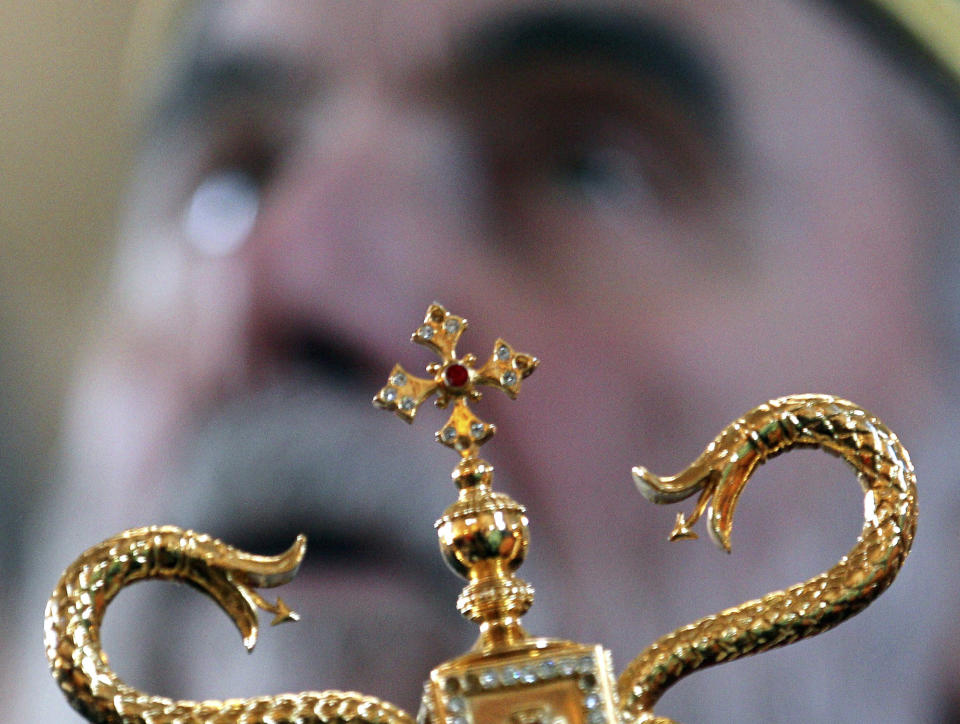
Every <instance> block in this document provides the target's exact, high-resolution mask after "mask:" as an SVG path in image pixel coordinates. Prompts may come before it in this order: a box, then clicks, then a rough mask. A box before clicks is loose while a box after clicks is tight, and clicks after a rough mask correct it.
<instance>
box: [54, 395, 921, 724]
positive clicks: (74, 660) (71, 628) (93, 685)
mask: <svg viewBox="0 0 960 724" xmlns="http://www.w3.org/2000/svg"><path fill="white" fill-rule="evenodd" d="M801 446H810V447H823V448H825V449H826V450H827V451H829V452H832V453H834V454H836V455H838V456H840V457H841V458H843V459H844V460H846V461H847V462H848V463H849V464H850V465H851V466H852V467H853V468H854V469H855V470H856V472H857V476H858V478H859V480H860V483H861V486H862V487H863V489H864V492H865V496H866V500H865V506H864V508H865V518H866V520H865V523H864V527H863V533H862V535H861V536H860V538H859V539H858V541H857V543H856V545H855V546H854V547H853V549H852V550H851V551H850V553H849V554H848V555H847V556H845V557H844V558H842V559H841V560H840V562H839V563H838V564H837V565H835V566H834V567H833V568H831V569H830V570H829V571H827V572H826V573H823V574H821V575H819V576H816V577H814V578H812V579H810V580H808V581H806V582H805V583H801V584H798V585H796V586H793V587H791V588H789V589H787V590H786V591H780V592H776V593H771V594H769V595H767V596H765V597H764V598H762V599H759V600H755V601H749V602H747V603H744V604H741V605H740V606H737V607H735V608H731V609H728V610H726V611H723V612H721V613H718V614H715V615H713V616H708V617H706V618H703V619H701V620H699V621H697V622H695V623H692V624H690V625H688V626H685V627H683V628H681V629H678V630H677V631H674V632H673V633H671V634H668V635H667V636H664V637H663V638H661V639H659V640H658V641H656V642H654V643H653V644H652V645H651V646H649V647H648V648H647V649H646V650H645V651H643V652H642V653H641V654H640V655H639V656H638V657H637V658H636V659H634V660H633V661H632V662H631V663H630V664H629V666H628V667H627V668H626V670H625V671H624V672H623V674H622V675H621V676H620V678H619V680H618V683H617V689H618V699H619V702H620V703H619V716H620V718H621V719H622V720H623V721H626V722H644V723H653V722H656V723H658V724H668V723H670V722H671V720H669V719H665V718H662V717H658V716H656V715H655V714H654V713H653V707H654V705H655V704H656V702H657V701H658V700H659V698H660V697H661V696H662V695H663V693H664V692H665V691H666V690H667V689H668V688H669V687H670V686H672V685H673V684H674V683H676V682H677V681H678V680H679V679H681V678H683V677H684V676H686V675H687V674H690V673H692V672H693V671H695V670H697V669H700V668H703V667H706V666H710V665H713V664H717V663H721V662H723V661H730V660H733V659H736V658H738V657H741V656H746V655H749V654H755V653H760V652H763V651H767V650H769V649H771V648H774V647H777V646H783V645H785V644H788V643H792V642H793V641H796V640H798V639H801V638H804V637H807V636H811V635H814V634H817V633H820V632H822V631H825V630H827V629H829V628H831V627H833V626H835V625H836V624H838V623H840V622H841V621H843V620H844V619H846V618H848V617H850V616H852V615H854V614H856V613H857V612H859V611H861V610H862V609H863V608H864V607H866V606H867V605H868V604H869V603H870V602H871V601H872V600H873V599H874V598H876V597H877V596H878V595H879V594H880V593H882V592H883V591H884V590H885V589H886V587H887V586H888V585H890V583H891V582H892V580H893V578H894V577H895V575H896V574H897V571H898V570H899V568H900V566H901V564H902V563H903V560H904V559H905V557H906V555H907V553H908V551H909V549H910V544H911V542H912V539H913V535H914V531H915V528H916V487H915V478H914V474H913V467H912V465H911V463H910V459H909V456H908V454H907V452H906V450H904V449H903V447H902V446H901V445H900V442H899V440H898V439H897V437H896V435H894V434H893V433H892V432H891V431H890V430H889V429H887V428H886V427H885V426H884V425H883V423H881V422H880V421H879V420H877V419H876V418H875V417H873V416H871V415H869V414H868V413H866V412H864V411H863V410H861V409H859V408H857V407H856V406H855V405H853V404H852V403H850V402H847V401H845V400H841V399H838V398H834V397H830V396H825V395H799V396H791V397H785V398H781V399H778V400H773V401H771V402H768V403H766V404H764V405H761V406H760V407H758V408H756V409H755V410H753V411H751V412H750V413H748V414H747V415H746V416H744V417H743V418H742V419H740V420H737V421H736V422H734V423H732V424H731V425H730V426H728V427H727V428H726V429H725V430H724V431H723V432H722V433H721V434H720V435H719V436H718V437H717V438H716V439H715V440H714V441H713V442H712V443H711V444H710V445H709V446H707V449H706V450H705V451H704V453H703V454H702V455H701V456H700V458H698V459H697V460H696V461H695V462H694V463H693V465H691V466H690V467H689V468H688V469H687V470H686V471H684V472H683V473H681V474H679V475H676V476H673V477H671V478H659V477H657V476H655V475H653V474H651V473H649V472H648V471H646V470H644V469H642V468H635V469H634V477H635V479H636V481H637V484H638V487H639V488H640V490H641V492H643V493H644V494H645V495H646V496H647V497H649V498H651V499H652V500H654V501H655V502H674V501H676V500H680V499H683V498H685V497H688V496H689V495H693V494H694V493H697V492H699V493H700V502H699V503H698V505H697V509H696V511H695V512H694V515H693V516H692V517H691V518H690V519H689V520H686V519H684V518H683V516H680V517H679V519H678V525H677V528H676V529H675V531H674V537H692V533H691V532H690V530H689V526H690V525H692V524H693V522H695V520H696V518H697V517H699V515H700V513H701V512H703V511H704V510H705V509H706V507H707V504H708V503H709V504H710V511H709V517H710V522H709V525H710V531H711V533H712V534H713V536H714V537H715V538H716V539H717V540H718V542H719V543H720V544H721V545H723V546H724V547H725V548H727V549H729V535H730V530H731V526H732V517H733V512H734V509H735V506H736V503H737V499H738V497H739V495H740V493H741V491H742V489H743V487H744V485H745V484H746V481H747V478H749V476H750V475H751V474H752V473H753V472H754V470H755V469H756V467H757V466H758V465H759V464H760V463H762V462H764V461H765V460H767V459H769V458H771V457H773V456H775V455H777V454H779V453H781V452H784V451H786V450H789V449H791V448H794V447H801ZM304 552H305V542H304V541H303V539H298V541H297V542H296V543H295V544H294V546H293V547H291V549H290V550H289V551H287V552H286V553H284V554H282V555H280V556H273V557H268V556H254V555H251V554H248V553H244V552H243V551H239V550H237V549H235V548H233V547H231V546H228V545H226V544H224V543H222V542H221V541H218V540H216V539H213V538H211V537H209V536H206V535H202V534H198V533H193V532H191V531H184V530H181V529H178V528H174V527H156V528H141V529H137V530H132V531H127V532H125V533H122V534H120V535H119V536H116V537H114V538H112V539H109V540H107V541H105V542H104V543H102V544H100V545H99V546H95V547H94V548H91V549H90V550H89V551H87V552H86V553H84V554H83V555H82V556H81V557H80V558H79V559H78V560H77V561H76V562H74V563H73V564H72V565H71V566H70V567H69V568H68V569H67V570H66V572H65V573H64V574H63V577H62V578H61V580H60V582H59V584H58V585H57V588H56V589H55V590H54V592H53V596H52V597H51V599H50V601H49V603H48V605H47V611H46V620H45V637H46V650H47V657H48V659H49V662H50V666H51V669H52V672H53V675H54V678H55V679H56V680H57V682H58V683H59V685H60V687H61V689H62V690H63V692H64V693H65V694H66V696H67V698H68V699H69V700H70V702H71V704H72V705H73V706H74V707H75V708H76V709H77V710H78V711H79V712H81V713H82V714H83V715H84V716H85V717H86V718H87V719H88V720H89V721H92V722H104V723H107V722H109V723H111V724H114V723H116V724H200V723H201V722H203V723H209V724H280V723H290V724H293V723H294V722H296V723H298V724H313V723H317V722H337V723H338V724H339V723H340V722H358V723H369V724H413V718H412V717H411V716H410V715H409V714H407V713H406V712H404V711H402V710H400V709H399V708H397V707H395V706H393V705H391V704H389V703H387V702H384V701H381V700H379V699H376V698H374V697H369V696H365V695H363V694H359V693H356V692H339V691H323V692H304V693H300V694H281V695H276V696H266V697H256V698H250V699H242V700H241V699H233V700H227V701H204V702H193V701H174V700H171V699H167V698H163V697H158V696H151V695H148V694H145V693H142V692H140V691H137V690H136V689H133V688H131V687H130V686H128V685H126V684H124V683H123V682H122V681H121V680H120V679H119V677H117V675H116V674H115V673H114V672H113V671H112V670H111V669H110V667H109V666H108V664H107V657H106V655H105V654H104V652H103V651H102V650H101V647H100V634H99V631H100V625H101V622H102V619H103V614H104V611H105V609H106V607H107V605H108V604H109V603H110V601H111V600H112V599H113V597H114V596H115V595H116V594H117V593H118V592H119V591H120V589H121V588H123V587H124V586H125V585H128V584H129V583H132V582H134V581H137V580H143V579H147V578H159V579H167V580H172V579H176V580H180V581H183V582H186V583H189V584H191V585H193V586H195V587H197V588H199V589H200V590H202V591H204V592H206V593H207V594H208V595H210V596H211V597H213V598H214V599H215V600H216V601H217V602H218V603H219V604H220V606H221V607H222V608H223V609H224V610H225V611H226V612H227V613H228V615H230V616H231V618H232V619H233V620H234V622H235V623H236V624H237V627H238V628H239V629H240V631H241V634H242V635H243V637H244V644H245V645H246V646H247V647H248V648H252V646H253V644H254V642H255V640H256V635H257V614H256V608H257V607H259V608H262V609H265V610H267V611H270V612H272V613H274V614H276V618H275V620H274V622H275V623H276V622H279V621H283V620H289V619H294V618H295V617H296V615H295V614H293V612H292V611H290V610H289V609H288V608H287V607H286V605H285V604H284V603H283V601H282V600H280V599H278V600H277V602H276V603H275V604H271V603H268V602H267V601H265V600H264V599H263V598H261V597H260V596H259V594H257V593H256V592H255V591H254V589H255V588H258V587H270V586H276V585H280V584H282V583H285V582H287V581H289V580H290V579H291V578H292V577H293V575H294V574H295V573H296V570H297V568H298V566H299V563H300V561H301V560H302V558H303V554H304ZM477 724H485V723H482V722H478V723H477Z"/></svg>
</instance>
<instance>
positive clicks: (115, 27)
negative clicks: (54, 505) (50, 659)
mask: <svg viewBox="0 0 960 724" xmlns="http://www.w3.org/2000/svg"><path fill="white" fill-rule="evenodd" d="M142 14H143V9H142V8H141V7H140V6H139V5H138V4H136V3H132V2H119V1H117V0H110V1H107V2H103V1H101V2H96V3H93V2H87V3H75V2H65V1H64V2H59V1H58V2H52V1H47V2H32V1H31V0H15V1H14V2H5V3H3V4H2V5H0V47H2V48H3V49H4V51H3V62H2V64H0V89H2V102H0V386H2V388H3V396H2V398H0V399H2V402H0V406H2V409H0V435H2V436H3V448H4V451H5V452H6V453H7V455H8V461H7V463H6V464H5V465H4V467H5V468H8V469H7V471H6V473H7V475H6V477H7V478H8V480H7V482H8V483H10V482H11V481H12V483H13V484H14V485H15V486H19V485H24V484H26V485H29V486H31V487H35V486H38V485H42V484H43V480H45V479H46V477H47V475H46V473H47V472H49V470H48V468H47V465H46V461H47V458H48V457H49V456H48V455H46V454H45V453H42V452H41V451H46V450H48V449H49V448H50V445H51V444H52V441H53V440H54V438H55V433H56V427H57V417H58V414H57V411H58V404H59V399H60V397H61V395H62V391H63V387H64V378H65V372H66V370H67V369H68V368H69V363H70V360H71V358H72V356H73V354H74V351H75V348H76V345H77V343H78V342H79V340H80V339H81V336H82V332H83V330H84V327H85V321H86V320H85V317H86V316H87V314H88V313H89V310H90V309H91V308H92V302H93V300H94V299H95V298H96V296H97V292H98V289H99V287H100V285H101V282H102V278H103V275H104V270H105V268H106V264H105V262H104V258H105V251H106V249H107V248H108V246H109V244H110V240H111V238H112V236H113V224H114V216H115V210H116V206H117V198H118V193H119V191H120V189H121V187H122V184H123V181H124V178H125V175H126V167H127V163H128V151H129V146H130V139H131V135H132V134H131V133H129V132H128V126H127V124H125V123H124V122H123V121H122V120H121V119H122V118H123V117H124V116H125V115H126V113H125V111H121V107H122V106H123V105H124V103H123V102H122V100H123V93H122V91H121V89H122V87H123V83H122V82H121V78H122V76H123V75H124V74H125V73H128V72H129V62H125V60H124V58H125V55H126V53H127V52H128V47H129V46H130V44H131V42H132V43H133V44H134V45H135V44H137V43H138V42H139V41H138V37H137V34H136V33H135V34H133V35H131V27H133V26H134V25H135V24H136V23H137V22H139V21H138V18H139V17H140V16H141V15H142ZM131 39H132V40H131ZM10 457H12V458H14V459H13V460H12V461H11V460H10ZM2 472H3V471H0V473H2ZM0 482H2V481H0Z"/></svg>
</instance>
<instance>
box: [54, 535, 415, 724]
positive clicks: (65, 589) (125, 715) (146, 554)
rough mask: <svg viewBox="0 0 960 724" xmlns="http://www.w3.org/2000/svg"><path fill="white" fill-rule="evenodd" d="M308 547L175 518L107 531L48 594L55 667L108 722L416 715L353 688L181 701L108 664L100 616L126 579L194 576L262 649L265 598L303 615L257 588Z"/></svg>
mask: <svg viewBox="0 0 960 724" xmlns="http://www.w3.org/2000/svg"><path fill="white" fill-rule="evenodd" d="M304 552H305V543H304V541H303V539H302V538H300V539H298V540H297V542H296V543H295V544H294V546H293V547H292V548H291V549H290V550H289V551H287V552H286V553H284V554H282V555H280V556H254V555H250V554H248V553H244V552H243V551H239V550H237V549H236V548H234V547H232V546H229V545H227V544H226V543H223V542H222V541H219V540H217V539H215V538H212V537H210V536H207V535H203V534H199V533H194V532H193V531H187V530H182V529H180V528H175V527H173V526H163V527H150V528H139V529H136V530H130V531H126V532H125V533H122V534H120V535H119V536H116V537H114V538H111V539H109V540H107V541H104V542H103V543H101V544H100V545H98V546H95V547H93V548H91V549H90V550H88V551H87V552H86V553H84V554H83V555H82V556H81V557H80V558H79V559H77V560H76V561H75V562H74V563H73V564H72V565H71V566H70V567H69V568H68V569H67V570H66V572H65V573H64V574H63V577H62V578H61V579H60V583H59V584H58V585H57V588H56V590H54V592H53V596H52V597H51V599H50V601H49V602H48V604H47V610H46V620H45V640H46V649H47V658H48V660H49V662H50V666H51V669H52V672H53V676H54V678H55V679H56V680H57V683H59V685H60V688H61V689H62V691H63V692H64V694H65V695H66V696H67V698H68V699H69V700H70V703H71V705H72V706H73V707H74V708H75V709H76V710H77V711H79V712H80V713H81V714H83V716H84V717H86V718H87V720H89V721H91V722H100V723H102V724H259V723H262V724H284V723H288V724H294V723H295V724H320V723H322V722H347V721H349V722H357V723H358V724H413V723H414V720H413V717H411V716H410V715H409V714H407V713H406V712H404V711H402V710H401V709H399V708H397V707H395V706H393V705H391V704H388V703H386V702H383V701H380V700H379V699H376V698H374V697H370V696H365V695H363V694H359V693H357V692H352V691H348V692H343V691H332V690H330V691H320V692H317V691H307V692H302V693H299V694H279V695H275V696H263V697H254V698H248V699H229V700H227V701H215V700H209V701H202V702H196V701H175V700H173V699H168V698H165V697H160V696H151V695H149V694H144V693H142V692H140V691H138V690H136V689H134V688H132V687H130V686H128V685H127V684H125V683H124V682H123V681H121V680H120V678H119V677H118V676H117V675H116V674H115V673H114V672H113V671H112V670H111V669H110V667H109V666H108V664H107V657H106V654H104V652H103V651H102V650H101V648H100V625H101V622H102V620H103V613H104V610H105V609H106V607H107V605H108V604H109V603H110V601H111V600H112V599H113V598H114V596H116V595H117V593H118V592H119V591H120V589H121V588H123V587H124V586H126V585H128V584H130V583H133V582H135V581H138V580H143V579H148V578H157V579H164V580H179V581H181V582H185V583H189V584H191V585H193V586H195V587H197V588H199V589H200V590H202V591H204V592H205V593H207V594H208V595H210V596H211V597H212V598H214V599H215V600H216V601H217V603H219V604H220V606H221V607H222V608H223V609H224V611H226V612H227V613H228V614H229V615H230V617H231V618H232V619H233V621H234V623H235V624H236V625H237V628H238V629H240V632H241V634H242V635H243V637H244V644H245V645H246V647H247V648H248V649H252V648H253V645H254V643H256V637H257V614H256V608H257V607H260V608H264V609H266V610H268V611H270V612H272V613H275V614H277V618H276V619H275V621H274V622H275V623H279V622H280V621H282V620H289V619H295V617H296V615H295V614H293V612H291V611H290V610H289V609H287V608H286V606H285V605H284V604H283V602H282V600H280V599H278V601H277V604H273V605H271V604H269V603H267V602H266V601H264V600H263V599H262V598H260V596H259V595H258V594H256V593H255V592H254V591H253V588H255V587H270V586H276V585H280V584H282V583H286V582H287V581H289V580H290V579H291V578H293V576H294V575H295V574H296V571H297V568H298V567H299V565H300V561H301V560H302V558H303V554H304Z"/></svg>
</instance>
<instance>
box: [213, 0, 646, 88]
mask: <svg viewBox="0 0 960 724" xmlns="http://www.w3.org/2000/svg"><path fill="white" fill-rule="evenodd" d="M658 4H659V3H621V2H610V1H609V0H594V1H592V2H583V1H582V0H578V1H577V2H571V1H569V0H553V2H543V1H541V0H453V1H451V0H414V1H412V2H380V1H378V0H357V1H352V2H336V1H331V2H310V1H305V2H290V3H284V4H283V5H282V6H278V5H276V4H274V3H270V2H262V1H258V0H252V1H249V2H241V3H236V2H232V3H224V4H223V5H221V6H219V7H218V8H217V9H216V10H215V11H214V12H213V13H212V15H211V16H210V17H209V18H208V23H207V27H206V32H205V42H204V51H203V52H210V51H212V52H214V53H222V54H225V55H266V56H268V57H271V58H275V59H276V60H277V61H280V62H285V63H288V64H289V65H291V66H295V67H300V68H301V69H303V70H306V69H307V68H309V67H315V68H322V69H323V72H324V73H333V74H341V73H351V72H360V73H362V72H364V70H372V69H374V68H375V69H376V70H377V72H378V73H380V74H381V75H389V74H396V75H402V74H404V73H412V72H417V71H418V70H419V69H422V68H423V67H424V66H436V65H440V64H443V63H445V62H447V61H448V60H449V59H450V56H451V55H455V54H456V53H457V51H458V50H459V48H458V46H459V45H461V44H463V43H467V42H469V40H470V38H471V37H472V34H473V33H474V32H476V31H478V30H479V29H481V28H484V27H488V26H490V25H491V24H492V23H496V22H497V21H498V20H507V19H508V18H510V17H512V16H518V15H522V14H525V13H527V12H531V11H536V10H548V9H549V10H550V11H558V10H559V11H561V12H562V11H563V10H564V9H566V10H574V11H583V10H585V9H589V8H593V9H597V10H613V11H616V12H617V13H618V14H623V15H628V16H637V15H642V16H643V17H650V16H654V15H656V14H657V13H656V10H655V6H656V5H658ZM662 14H663V13H661V15H662Z"/></svg>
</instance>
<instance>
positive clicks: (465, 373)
mask: <svg viewBox="0 0 960 724" xmlns="http://www.w3.org/2000/svg"><path fill="white" fill-rule="evenodd" d="M469 381H470V370H468V369H467V368H466V367H464V366H463V365H461V364H452V365H449V366H448V367H447V368H446V369H445V370H444V371H443V382H444V384H445V385H446V386H447V387H456V388H460V387H465V386H466V384H467V383H468V382H469Z"/></svg>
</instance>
